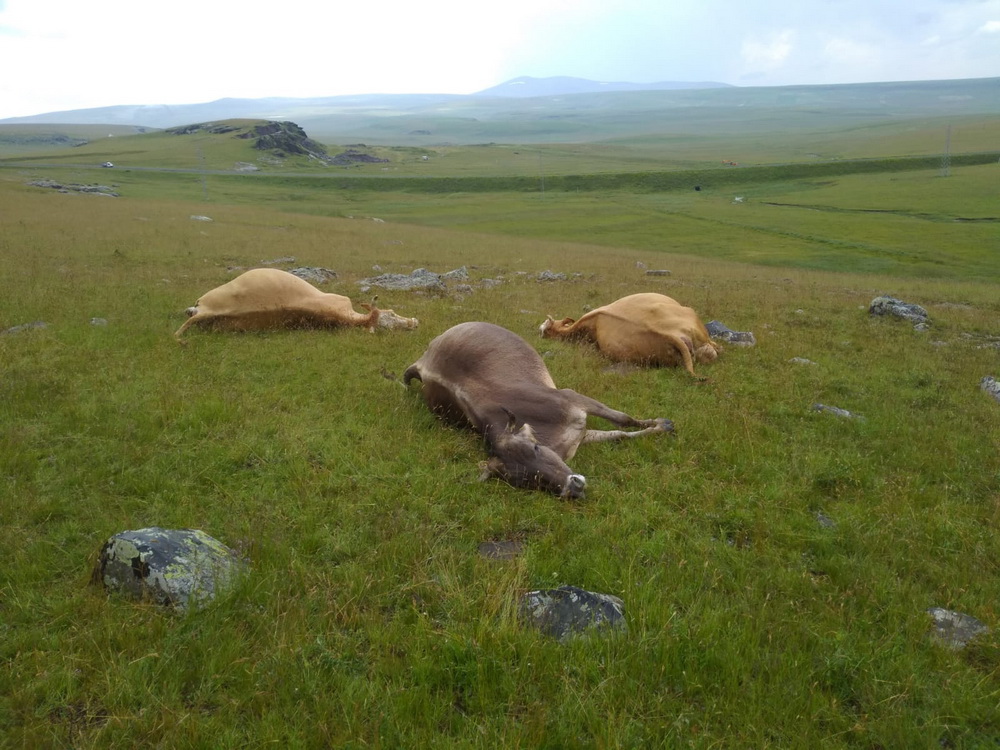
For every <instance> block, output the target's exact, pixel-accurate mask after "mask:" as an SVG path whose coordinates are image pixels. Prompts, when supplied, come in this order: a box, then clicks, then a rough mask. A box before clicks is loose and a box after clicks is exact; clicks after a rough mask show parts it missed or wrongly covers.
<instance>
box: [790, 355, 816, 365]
mask: <svg viewBox="0 0 1000 750" xmlns="http://www.w3.org/2000/svg"><path fill="white" fill-rule="evenodd" d="M788 361H789V362H791V363H792V364H794V365H814V364H816V363H815V362H813V361H812V360H811V359H806V358H805V357H792V358H791V359H790V360H788Z"/></svg>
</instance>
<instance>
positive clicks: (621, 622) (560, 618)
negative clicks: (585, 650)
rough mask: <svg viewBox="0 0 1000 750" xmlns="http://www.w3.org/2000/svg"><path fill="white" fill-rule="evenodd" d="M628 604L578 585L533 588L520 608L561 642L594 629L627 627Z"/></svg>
mask: <svg viewBox="0 0 1000 750" xmlns="http://www.w3.org/2000/svg"><path fill="white" fill-rule="evenodd" d="M624 609H625V603H624V602H623V601H622V600H621V599H619V598H618V597H617V596H611V595H610V594H597V593H594V592H592V591H584V590H583V589H580V588H577V587H576V586H560V587H559V588H557V589H546V590H542V591H529V592H528V593H527V594H525V595H524V596H522V597H521V602H520V606H519V609H518V613H519V616H520V618H521V620H522V621H523V622H526V623H528V624H529V625H531V626H533V627H535V628H537V629H538V630H540V631H542V632H543V633H545V634H546V635H550V636H552V637H553V638H556V639H557V640H560V641H565V640H568V639H569V638H572V637H573V636H576V635H582V634H585V633H586V632H587V631H588V630H590V631H595V632H596V631H603V630H625V629H627V626H626V623H625V614H624Z"/></svg>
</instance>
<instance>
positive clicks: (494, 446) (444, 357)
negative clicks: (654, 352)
mask: <svg viewBox="0 0 1000 750" xmlns="http://www.w3.org/2000/svg"><path fill="white" fill-rule="evenodd" d="M412 380H419V381H421V383H422V384H423V389H422V390H423V395H424V400H425V401H426V402H427V405H428V406H429V407H430V408H431V410H432V411H434V412H435V413H436V414H438V415H440V416H441V417H442V418H444V419H447V420H449V421H451V422H454V423H457V424H459V425H465V426H468V427H471V428H472V429H474V430H475V431H476V432H478V433H479V434H480V435H482V436H483V438H484V440H485V441H486V447H487V450H488V451H489V453H490V459H489V461H487V462H485V465H484V472H483V476H482V477H481V478H483V479H486V478H488V477H490V476H496V477H499V478H500V479H502V480H504V481H505V482H507V483H508V484H511V485H513V486H515V487H526V488H529V489H542V490H547V491H548V492H552V493H554V494H556V495H559V496H560V497H568V498H581V497H583V496H584V493H585V491H586V487H587V480H586V479H585V478H584V477H583V475H582V474H577V473H575V472H574V471H573V470H572V469H571V468H570V467H569V466H567V465H566V462H567V461H569V460H571V459H572V458H573V456H574V455H575V454H576V449H577V448H579V447H580V446H581V445H583V444H584V443H596V442H603V441H609V440H627V439H630V438H637V437H641V436H643V435H650V434H665V433H671V432H673V429H674V425H673V422H671V421H670V420H669V419H664V418H659V419H635V418H634V417H630V416H629V415H628V414H625V413H624V412H620V411H618V410H617V409H612V408H611V407H609V406H606V405H604V404H602V403H601V402H600V401H596V400H595V399H592V398H590V397H589V396H584V395H583V394H581V393H577V392H576V391H573V390H570V389H569V388H556V384H555V383H554V382H553V380H552V376H551V375H550V374H549V371H548V369H547V368H546V367H545V363H544V362H543V361H542V358H541V357H540V356H539V355H538V352H536V351H535V350H534V349H533V348H532V347H531V345H530V344H529V343H528V342H527V341H525V340H524V339H523V338H521V337H520V336H518V335H517V334H516V333H513V332H512V331H508V330H507V329H506V328H501V327H500V326H497V325H493V324H492V323H460V324H459V325H457V326H454V327H452V328H449V329H448V330H447V331H445V332H444V333H442V334H441V335H440V336H438V337H437V338H435V339H434V340H433V341H431V343H430V344H429V345H428V347H427V351H425V352H424V354H423V356H421V357H420V359H418V360H417V361H416V362H414V363H413V364H412V365H410V366H409V367H407V368H406V372H405V373H403V383H404V385H409V384H410V382H411V381H412ZM588 415H593V416H595V417H601V418H602V419H606V420H608V421H609V422H611V423H612V424H614V425H616V426H618V427H634V428H637V429H634V430H631V431H630V430H624V429H621V430H589V429H587V416H588Z"/></svg>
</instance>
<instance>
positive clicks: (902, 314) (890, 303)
mask: <svg viewBox="0 0 1000 750" xmlns="http://www.w3.org/2000/svg"><path fill="white" fill-rule="evenodd" d="M868 314H869V315H891V316H893V317H896V318H902V319H903V320H908V321H910V322H911V323H927V311H926V310H925V309H924V308H922V307H921V306H920V305H914V304H910V303H908V302H903V301H902V300H898V299H896V298H895V297H876V298H875V299H873V300H872V301H871V304H870V305H869V306H868Z"/></svg>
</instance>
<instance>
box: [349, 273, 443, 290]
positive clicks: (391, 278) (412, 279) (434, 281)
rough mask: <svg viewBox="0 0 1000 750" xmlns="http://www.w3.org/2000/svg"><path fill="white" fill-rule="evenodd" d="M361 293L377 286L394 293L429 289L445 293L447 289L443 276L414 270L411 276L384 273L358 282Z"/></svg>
mask: <svg viewBox="0 0 1000 750" xmlns="http://www.w3.org/2000/svg"><path fill="white" fill-rule="evenodd" d="M358 284H359V285H360V286H361V291H368V290H369V289H370V288H371V287H373V286H377V287H379V288H380V289H391V290H394V291H413V290H415V289H429V290H432V291H437V292H443V291H445V290H446V289H447V287H446V286H445V284H444V281H442V275H441V274H439V273H434V272H433V271H428V270H427V269H426V268H417V269H414V270H413V271H412V272H411V273H410V274H409V275H407V274H401V273H383V274H380V275H379V276H373V277H371V278H368V279H361V280H360V281H358Z"/></svg>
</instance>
